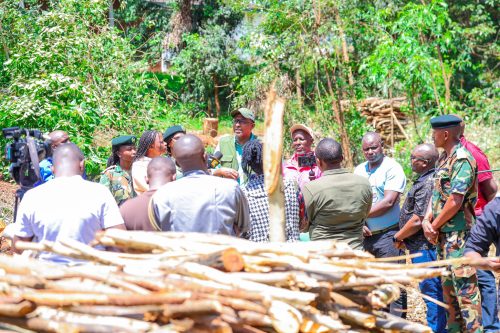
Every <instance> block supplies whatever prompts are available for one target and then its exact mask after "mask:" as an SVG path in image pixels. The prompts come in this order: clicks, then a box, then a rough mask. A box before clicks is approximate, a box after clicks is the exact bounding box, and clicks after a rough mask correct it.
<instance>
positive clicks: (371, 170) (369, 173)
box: [365, 156, 385, 176]
mask: <svg viewBox="0 0 500 333" xmlns="http://www.w3.org/2000/svg"><path fill="white" fill-rule="evenodd" d="M384 161H385V156H384V157H382V162H380V164H379V165H378V166H377V167H376V168H375V169H370V163H369V162H368V161H367V162H366V164H365V169H366V173H367V174H368V175H369V176H371V175H372V174H374V173H375V172H376V171H377V170H378V169H379V168H380V167H381V166H382V164H383V163H384Z"/></svg>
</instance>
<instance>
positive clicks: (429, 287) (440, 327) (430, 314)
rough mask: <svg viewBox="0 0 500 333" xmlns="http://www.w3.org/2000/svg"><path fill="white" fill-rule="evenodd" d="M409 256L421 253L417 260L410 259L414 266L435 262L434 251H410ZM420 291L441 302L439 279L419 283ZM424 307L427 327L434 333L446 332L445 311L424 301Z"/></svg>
mask: <svg viewBox="0 0 500 333" xmlns="http://www.w3.org/2000/svg"><path fill="white" fill-rule="evenodd" d="M410 253H411V254H414V253H421V254H422V255H421V256H420V257H417V258H412V259H411V261H412V262H413V263H414V264H418V263H423V262H430V261H436V250H434V249H432V250H420V251H410ZM419 287H420V291H421V292H422V294H424V295H427V296H429V297H432V298H434V299H437V300H438V301H441V302H442V301H443V289H442V288H441V279H440V278H438V277H436V278H432V279H426V280H423V281H422V282H420V283H419ZM424 302H425V305H427V325H429V327H430V328H431V329H432V331H433V332H436V333H444V332H446V309H444V308H443V307H441V306H439V305H437V304H436V303H432V302H431V301H428V300H426V299H424Z"/></svg>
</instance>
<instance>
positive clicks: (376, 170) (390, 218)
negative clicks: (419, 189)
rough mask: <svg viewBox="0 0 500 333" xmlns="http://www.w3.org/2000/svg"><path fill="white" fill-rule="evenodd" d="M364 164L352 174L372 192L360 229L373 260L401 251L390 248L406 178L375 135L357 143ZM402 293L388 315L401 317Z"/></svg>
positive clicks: (397, 222) (402, 307)
mask: <svg viewBox="0 0 500 333" xmlns="http://www.w3.org/2000/svg"><path fill="white" fill-rule="evenodd" d="M361 144H362V148H363V154H364V155H365V158H366V160H367V161H366V162H364V163H361V164H360V165H358V166H357V167H356V169H355V170H354V174H356V175H360V176H363V177H366V178H368V181H369V182H370V185H371V187H372V192H373V202H372V207H371V209H370V213H369V214H368V220H367V221H366V225H365V226H364V228H363V235H364V237H365V239H364V242H363V247H364V249H365V250H366V251H368V252H370V253H371V254H373V255H374V256H375V257H376V258H387V257H396V256H399V255H400V254H401V251H400V250H398V249H396V248H395V247H394V245H393V241H392V240H393V237H394V235H395V234H396V232H397V231H398V229H399V215H400V208H399V198H400V196H401V193H403V192H404V189H405V185H406V177H405V174H404V171H403V168H402V167H401V165H399V163H398V162H396V161H395V160H394V159H392V158H390V157H387V156H385V155H384V143H383V141H382V138H381V137H380V135H379V134H378V133H375V132H368V133H366V134H365V136H363V140H362V142H361ZM405 309H406V293H404V292H403V290H402V293H401V298H400V299H399V300H398V301H396V302H394V303H392V304H391V313H392V314H394V315H397V316H400V317H405V316H406V314H405V312H404V310H405Z"/></svg>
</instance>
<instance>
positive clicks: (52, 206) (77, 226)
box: [14, 143, 125, 264]
mask: <svg viewBox="0 0 500 333" xmlns="http://www.w3.org/2000/svg"><path fill="white" fill-rule="evenodd" d="M53 163H54V165H53V171H54V175H55V178H54V179H53V180H52V181H50V182H47V183H45V184H43V185H40V186H38V187H36V188H34V189H32V190H29V191H28V192H26V194H25V196H24V199H23V201H22V202H21V205H20V207H19V212H18V215H17V221H18V222H17V224H18V226H17V228H16V231H15V237H14V245H15V242H16V241H18V240H22V241H36V242H40V241H44V240H48V241H57V240H58V239H60V238H71V239H75V240H77V241H79V242H82V243H85V244H88V243H89V242H90V241H92V240H93V239H94V236H95V233H96V232H97V231H99V230H103V229H108V228H117V229H123V230H125V225H124V223H123V219H122V217H121V215H120V211H119V209H118V206H117V205H116V202H115V200H114V198H113V196H112V195H111V193H110V192H109V190H108V189H107V188H106V187H104V186H103V185H101V184H97V183H92V182H89V181H86V180H84V179H83V178H82V173H83V170H84V157H83V154H82V152H81V151H80V149H79V148H78V147H77V146H76V145H75V144H73V143H65V144H62V145H60V146H59V147H58V148H57V150H56V151H55V152H54V156H53ZM17 252H21V251H17ZM40 258H41V259H44V260H50V261H54V262H58V263H64V264H72V263H78V262H79V261H78V260H75V259H72V258H68V257H64V256H60V255H57V254H53V253H45V252H43V253H41V254H40Z"/></svg>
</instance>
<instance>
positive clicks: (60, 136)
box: [49, 130, 69, 150]
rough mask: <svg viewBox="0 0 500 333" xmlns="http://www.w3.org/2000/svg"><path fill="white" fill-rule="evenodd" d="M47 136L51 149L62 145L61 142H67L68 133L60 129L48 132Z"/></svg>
mask: <svg viewBox="0 0 500 333" xmlns="http://www.w3.org/2000/svg"><path fill="white" fill-rule="evenodd" d="M49 138H50V142H51V144H50V145H51V147H52V149H53V150H54V149H56V148H57V147H59V146H60V145H62V144H63V143H66V142H69V136H68V133H66V132H64V131H60V130H57V131H53V132H50V133H49Z"/></svg>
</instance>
